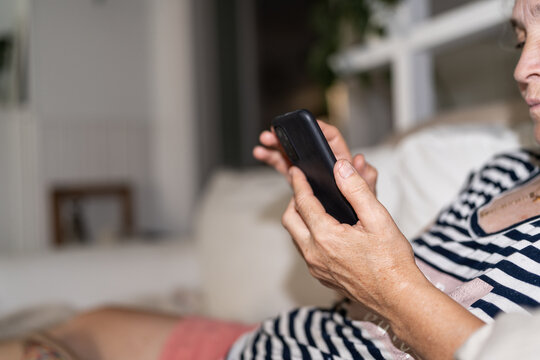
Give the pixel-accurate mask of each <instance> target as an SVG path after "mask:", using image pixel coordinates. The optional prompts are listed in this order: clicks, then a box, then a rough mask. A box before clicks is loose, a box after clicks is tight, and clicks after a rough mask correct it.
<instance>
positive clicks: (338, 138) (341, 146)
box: [317, 120, 352, 161]
mask: <svg viewBox="0 0 540 360" xmlns="http://www.w3.org/2000/svg"><path fill="white" fill-rule="evenodd" d="M317 123H318V124H319V126H320V128H321V130H322V132H323V135H324V137H325V138H326V141H328V145H330V148H331V149H332V151H333V152H334V155H335V156H336V159H338V160H340V159H345V160H348V161H352V157H351V151H350V150H349V147H348V146H347V143H346V142H345V139H344V138H343V136H342V135H341V133H340V132H339V130H338V128H337V127H335V126H332V125H329V124H327V123H325V122H322V121H320V120H317Z"/></svg>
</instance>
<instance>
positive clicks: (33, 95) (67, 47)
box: [0, 0, 197, 249]
mask: <svg viewBox="0 0 540 360" xmlns="http://www.w3.org/2000/svg"><path fill="white" fill-rule="evenodd" d="M190 1H191V0H166V1H162V0H114V1H112V0H111V1H92V0H76V1H75V0H32V1H31V3H30V9H31V13H30V109H31V111H29V112H28V114H26V116H25V120H24V122H18V121H15V122H14V121H13V120H11V122H10V123H9V124H11V125H9V124H8V122H7V121H6V120H5V119H2V118H1V117H2V114H0V120H2V121H0V126H2V128H0V130H2V131H3V130H6V131H5V132H4V131H3V132H2V139H1V140H4V139H3V138H4V137H5V138H6V139H8V140H9V141H3V142H2V144H0V147H1V148H0V150H3V151H2V152H3V154H2V155H1V156H0V173H2V175H1V176H0V180H5V181H6V182H4V181H2V183H1V187H2V189H1V190H0V202H1V201H3V200H6V199H7V201H6V202H5V203H4V204H2V206H1V207H0V217H2V219H1V220H0V221H1V222H0V249H1V248H2V244H4V246H3V247H4V248H9V247H11V248H19V249H41V248H44V247H46V246H47V244H48V243H49V239H50V235H51V229H50V218H49V215H50V214H49V212H48V208H49V205H50V204H49V202H48V193H49V191H50V189H51V188H52V187H53V186H54V185H55V184H61V183H66V182H84V183H87V182H91V181H100V182H103V181H116V180H127V181H129V182H131V183H133V185H134V187H135V191H136V194H137V198H136V199H135V200H136V205H137V209H136V210H137V214H138V218H137V222H138V224H139V226H140V227H142V228H145V229H153V230H155V229H158V230H163V231H166V232H169V233H175V234H176V233H185V232H187V231H188V230H189V228H190V225H191V224H190V220H191V216H190V214H191V212H192V205H193V203H194V197H195V194H196V188H197V183H196V181H195V178H196V171H195V170H196V165H195V160H194V151H193V146H194V140H193V130H192V126H193V122H194V116H195V115H194V105H193V103H194V98H193V97H194V95H192V94H193V93H194V91H193V84H192V83H193V79H191V76H192V73H193V69H192V67H193V62H192V61H191V57H192V54H191V48H192V41H191V36H192V34H191V32H190V29H191V25H192V24H191V16H190V15H191V7H190ZM3 117H4V118H7V117H6V116H5V115H4V116H3ZM7 129H9V131H8V130H7ZM18 162H19V165H17V164H18ZM12 168H16V169H17V171H15V172H14V171H12V170H11V169H12ZM6 169H9V170H8V172H6V173H4V171H6ZM14 174H17V176H18V177H15V175H14ZM21 179H23V180H24V181H21ZM8 180H9V181H8ZM7 183H9V184H12V185H10V186H6V184H7ZM13 184H14V185H13ZM12 191H15V192H13V193H12ZM6 209H12V210H10V211H9V214H8V215H9V216H4V214H5V213H6ZM13 209H20V211H19V210H17V211H15V210H13ZM14 214H15V215H14ZM6 224H8V225H9V227H8V226H7V225H6ZM15 224H20V225H15ZM22 224H24V225H22ZM23 229H24V231H23ZM23 232H24V234H23ZM21 244H24V245H21Z"/></svg>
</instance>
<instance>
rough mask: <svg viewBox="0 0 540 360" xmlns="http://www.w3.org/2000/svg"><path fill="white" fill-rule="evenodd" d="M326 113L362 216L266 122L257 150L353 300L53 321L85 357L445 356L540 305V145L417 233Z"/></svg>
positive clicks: (530, 13)
mask: <svg viewBox="0 0 540 360" xmlns="http://www.w3.org/2000/svg"><path fill="white" fill-rule="evenodd" d="M512 24H513V26H514V29H515V31H516V35H517V38H518V47H519V48H520V49H522V54H521V58H520V60H519V63H518V65H517V67H516V70H515V73H514V77H515V79H516V81H517V83H518V85H519V89H520V91H521V93H522V95H523V97H524V99H525V101H526V102H527V104H528V105H529V107H530V114H531V117H532V118H533V120H534V121H535V123H536V128H535V137H536V139H537V141H539V142H540V0H530V1H527V0H517V1H516V4H515V6H514V11H513V18H512ZM321 125H322V127H323V131H324V133H325V136H326V137H327V138H328V140H329V143H330V145H331V147H332V149H333V150H334V152H335V154H336V157H337V158H338V159H339V161H338V162H337V164H336V166H335V169H334V172H335V178H336V182H337V184H338V186H339V188H340V190H341V191H342V192H343V194H344V195H345V197H346V198H347V199H348V200H349V202H350V203H351V205H352V206H353V208H354V209H355V211H356V212H357V214H358V218H359V219H360V220H359V223H358V224H356V225H355V226H348V225H343V224H339V223H338V222H337V221H335V220H334V219H333V218H331V217H330V216H329V215H327V214H326V213H325V211H324V209H323V208H322V206H321V204H320V203H319V202H318V201H317V200H316V198H315V197H314V196H313V194H312V192H311V189H310V187H309V185H308V183H307V181H306V179H305V177H304V175H303V174H302V172H301V171H299V170H298V169H296V168H291V169H289V168H287V165H286V163H285V161H284V159H283V158H282V157H281V155H280V153H279V152H278V151H277V150H276V145H277V140H276V138H275V136H274V135H273V134H271V133H270V132H264V133H263V134H261V143H262V144H263V145H264V146H259V147H257V148H255V149H254V156H255V157H256V158H257V159H259V160H261V161H264V162H266V163H268V164H270V165H271V166H273V167H274V168H276V170H278V171H279V172H281V173H283V174H284V176H286V177H287V179H288V180H289V181H290V183H291V185H292V187H293V189H294V197H293V199H292V200H291V202H290V204H289V206H288V208H287V210H286V211H285V213H284V215H283V224H284V226H285V228H286V229H287V230H288V231H289V233H290V234H291V235H292V238H293V240H294V242H295V244H296V246H297V247H298V250H299V252H300V253H301V254H302V256H303V257H304V259H305V260H306V263H307V266H308V268H309V270H310V272H311V274H312V275H313V276H314V277H316V278H317V279H318V280H319V281H320V282H321V283H323V284H324V285H326V286H328V287H330V288H333V289H336V290H337V291H338V292H340V293H341V294H343V295H344V296H345V297H346V298H348V299H350V300H348V301H344V302H343V303H341V304H338V305H337V306H336V307H335V308H333V309H317V308H303V309H297V310H294V311H292V312H289V313H284V314H282V315H280V316H279V317H277V318H275V319H270V320H267V321H265V322H263V323H262V324H261V325H260V326H259V327H257V328H256V329H248V328H247V327H244V326H241V325H234V324H225V323H220V322H212V321H210V320H200V319H186V320H182V321H178V319H174V318H170V317H166V316H157V315H154V314H143V313H138V312H137V313H135V312H129V311H126V310H115V309H106V310H101V311H97V312H93V313H89V314H85V315H82V316H80V317H78V318H76V319H74V320H72V321H70V322H68V323H66V324H64V325H61V326H59V327H57V328H55V329H51V330H50V331H49V332H48V334H49V336H50V338H53V339H55V340H56V341H57V342H59V343H62V344H64V345H66V347H67V348H68V351H72V352H73V353H75V354H77V355H78V356H79V357H80V358H83V359H128V358H129V359H151V358H158V357H159V356H161V357H160V358H161V359H163V360H166V359H196V358H200V359H202V358H206V359H213V358H219V356H223V355H225V353H226V352H228V358H230V359H237V358H245V359H248V358H255V357H265V358H274V359H279V358H289V357H291V358H314V359H331V358H369V359H370V358H375V359H379V358H407V357H410V356H409V354H412V355H413V356H419V357H422V358H426V359H439V358H440V359H449V358H452V356H453V355H454V353H455V352H456V350H457V349H458V348H459V347H460V346H461V345H462V344H463V343H464V342H465V341H466V340H467V338H469V337H470V336H471V334H473V333H474V332H475V331H477V330H478V329H479V328H481V327H482V326H483V325H484V322H491V321H492V319H493V317H494V316H495V315H496V314H498V313H500V312H522V313H526V312H527V311H528V310H527V309H528V308H530V307H538V306H539V302H540V250H539V248H540V242H539V240H537V239H538V238H539V237H540V236H537V234H538V233H540V218H539V215H540V201H538V199H540V176H538V174H539V173H540V167H538V165H537V163H538V155H536V154H534V153H532V152H527V151H516V152H513V153H509V154H502V155H500V156H497V157H495V158H494V159H492V160H490V161H489V162H488V163H487V164H486V165H485V166H484V167H483V168H482V169H481V170H479V171H478V172H476V173H474V174H472V175H471V176H470V177H469V179H468V181H467V183H466V184H465V186H464V187H463V190H462V191H461V193H460V194H459V196H458V198H457V199H456V200H455V201H454V202H453V203H452V204H450V205H449V206H448V207H447V208H446V209H444V210H443V211H442V212H441V213H440V214H439V216H438V217H437V220H436V222H435V223H434V224H433V225H432V226H431V227H430V228H429V229H428V230H427V231H426V232H425V233H424V234H422V235H421V236H420V237H418V238H417V239H415V240H414V241H413V242H412V245H411V244H410V243H409V242H408V241H407V239H405V238H404V236H403V235H402V234H401V233H400V231H399V230H398V228H397V227H396V225H395V224H394V222H393V220H392V218H391V217H390V215H389V214H388V213H387V212H386V210H385V209H384V207H383V206H382V205H381V204H380V203H379V202H378V201H377V199H376V197H375V182H376V178H377V174H376V171H375V169H374V168H372V167H371V166H370V165H368V164H367V163H366V162H365V161H364V159H363V157H362V156H356V157H355V158H354V159H352V157H351V155H350V153H349V150H348V148H347V146H346V144H345V142H344V141H343V139H342V137H341V135H340V134H339V132H337V130H336V129H335V128H332V127H330V126H326V125H324V124H321ZM351 162H352V164H354V166H353V165H352V164H351ZM441 290H442V291H441ZM360 304H362V305H360ZM238 337H239V339H238V340H236V341H235V339H236V338H238ZM233 342H234V345H233V346H232V347H231V344H233ZM55 347H56V344H52V343H49V342H48V340H44V339H35V341H34V342H28V343H27V346H26V351H27V355H26V356H27V359H30V358H32V359H39V358H40V357H38V356H40V355H39V351H41V354H42V355H43V354H45V355H43V356H50V357H49V358H61V357H60V356H61V354H60V353H56V354H55V353H54V348H55ZM9 351H11V354H13V357H12V358H17V357H15V356H19V357H20V354H19V355H15V354H16V353H17V352H19V353H20V347H19V345H18V343H11V344H6V345H4V348H0V357H2V358H4V357H6V358H7V355H6V354H8V352H9ZM46 353H47V354H48V355H47V354H46ZM3 354H4V355H3ZM36 354H38V355H36ZM32 356H33V357H32ZM54 356H56V357H54ZM63 356H69V355H68V354H64V355H63ZM41 358H43V359H44V358H46V357H41Z"/></svg>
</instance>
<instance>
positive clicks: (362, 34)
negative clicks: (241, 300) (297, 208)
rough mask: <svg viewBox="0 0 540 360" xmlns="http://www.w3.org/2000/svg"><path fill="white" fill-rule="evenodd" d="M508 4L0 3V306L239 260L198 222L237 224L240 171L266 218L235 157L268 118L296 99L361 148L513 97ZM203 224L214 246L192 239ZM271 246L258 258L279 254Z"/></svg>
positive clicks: (435, 0) (188, 283)
mask: <svg viewBox="0 0 540 360" xmlns="http://www.w3.org/2000/svg"><path fill="white" fill-rule="evenodd" d="M511 6H512V2H511V1H505V0H483V1H466V0H401V1H400V0H370V1H367V0H356V1H346V0H341V1H340V0H334V1H332V0H297V1H285V0H272V1H269V0H2V1H1V2H0V268H2V271H0V273H2V274H3V279H2V281H1V282H0V286H3V287H4V288H3V290H2V291H0V294H1V295H0V315H3V314H9V313H10V312H12V311H15V310H19V309H21V308H23V307H24V306H26V307H28V306H34V305H37V304H40V303H68V304H69V305H74V306H93V305H95V304H98V303H100V302H102V301H110V300H117V299H127V298H131V297H134V296H135V295H139V294H147V293H152V292H159V291H161V292H165V291H170V290H171V289H178V288H188V289H196V290H194V293H196V294H195V295H193V294H194V293H190V294H191V295H193V296H202V295H200V292H201V289H203V290H202V292H204V289H206V288H205V286H202V287H201V283H203V284H204V282H205V281H209V280H208V279H210V278H211V276H210V275H208V276H207V275H205V270H204V269H203V270H201V266H202V267H203V268H204V266H205V265H204V264H208V263H213V264H217V263H219V261H222V263H220V264H221V265H222V266H226V265H225V264H226V263H227V262H226V260H227V259H225V260H223V258H224V257H225V258H228V256H229V253H230V254H231V255H230V256H233V255H232V254H239V255H241V257H242V258H244V257H246V256H255V258H258V256H259V255H252V253H250V252H249V251H255V252H256V251H257V248H256V247H254V248H251V247H249V246H244V245H242V246H240V245H238V246H239V248H232V247H228V246H227V245H228V244H229V245H230V244H233V243H234V239H231V236H233V235H231V233H227V232H226V231H223V229H220V228H219V226H221V225H218V224H219V222H218V221H217V219H219V218H221V217H222V216H223V214H225V213H234V211H236V210H235V209H236V208H235V206H236V207H238V209H239V210H238V209H237V210H238V211H239V212H240V213H241V214H240V215H239V217H238V218H237V219H236V220H237V221H238V224H239V229H236V230H235V231H236V232H233V233H232V234H234V236H242V234H243V235H245V232H243V230H242V227H243V225H242V224H245V225H246V226H247V223H248V222H249V221H250V220H249V219H248V218H246V217H245V216H244V215H245V214H244V215H242V214H243V213H242V211H246V210H245V209H246V208H247V207H248V206H249V205H250V204H251V203H253V202H255V203H256V202H258V201H259V198H258V195H249V197H248V198H243V197H242V196H244V197H245V196H246V195H245V194H246V192H249V191H250V185H249V184H253V182H250V180H249V179H250V176H251V175H250V176H247V179H248V180H246V177H245V176H244V175H245V174H247V173H249V172H250V171H251V172H253V173H252V174H253V175H252V176H251V177H253V178H255V179H256V181H258V183H257V184H259V185H258V186H260V187H261V188H262V190H259V192H260V193H262V195H260V196H261V198H260V201H263V199H266V200H265V201H267V202H269V203H270V205H271V206H270V205H269V206H270V207H272V206H273V207H274V208H275V209H276V210H275V211H274V212H272V215H271V216H267V215H265V214H267V213H266V212H264V211H263V215H261V216H262V217H265V216H266V217H269V219H270V220H268V221H269V222H271V223H272V226H273V228H272V230H271V231H281V230H274V228H279V218H280V215H279V213H280V211H281V210H282V208H281V206H284V205H283V201H277V203H276V201H275V198H274V197H273V196H270V194H265V190H264V189H272V187H275V186H278V187H279V186H282V185H275V181H279V180H276V177H271V175H268V173H267V172H264V170H261V169H259V167H260V164H257V163H256V162H255V161H254V160H253V159H252V156H251V150H252V148H253V146H254V145H255V144H256V143H257V138H258V134H259V133H260V131H262V130H263V129H267V128H268V127H269V124H270V121H271V119H272V118H273V117H274V116H276V115H278V114H280V113H284V112H287V111H291V110H293V109H298V108H307V109H309V110H311V111H312V112H313V113H315V114H316V115H317V116H319V117H320V118H321V119H325V120H326V121H329V122H331V123H333V124H335V125H337V126H338V127H340V129H342V131H343V132H344V134H345V135H346V137H347V139H348V141H349V143H350V144H351V145H352V146H353V147H368V146H373V145H376V144H380V143H381V142H383V141H385V140H386V139H388V138H390V137H392V136H395V134H398V133H403V132H406V131H409V130H410V129H413V128H415V127H417V126H419V125H421V124H423V123H425V122H429V121H430V119H432V118H433V117H434V116H436V115H438V114H441V113H448V112H452V111H458V110H460V109H464V108H468V107H472V106H478V105H483V104H490V103H495V102H501V101H504V102H507V101H513V100H515V99H517V98H519V93H518V92H517V89H516V86H515V84H514V82H513V79H512V71H513V67H514V65H515V63H516V61H517V58H518V56H519V53H518V52H517V51H515V50H514V48H513V47H514V45H513V40H512V37H511V29H510V27H509V26H508V25H507V22H508V21H507V20H508V14H509V11H510V10H511ZM261 171H263V172H262V173H261ZM220 174H221V178H220V177H219V176H220ZM250 174H251V173H250ZM261 174H262V175H261ZM239 176H240V177H241V178H238V177H239ZM216 179H217V180H216ZM269 179H270V180H269ZM242 181H245V183H244V182H242ZM235 184H236V185H235ZM238 184H243V185H242V187H241V188H240V189H239V188H237V187H234V186H238ZM246 184H247V185H246ZM283 186H284V187H285V188H286V185H283ZM280 189H282V188H281V187H280ZM280 191H281V190H280ZM285 191H286V190H285ZM219 194H225V195H228V196H229V198H227V199H225V200H223V201H221V200H220V199H214V198H212V196H219ZM242 194H244V195H242ZM285 194H287V193H285ZM263 196H266V198H263ZM285 198H286V196H285ZM285 203H286V199H285ZM205 211H207V212H208V211H214V213H212V214H211V215H210V214H207V213H205ZM220 211H221V213H220ZM242 216H244V217H242ZM265 224H266V225H267V223H264V224H263V225H261V226H262V228H264V226H266V225H265ZM201 227H202V228H203V229H202V230H201V229H200V228H201ZM207 228H213V229H214V230H215V231H217V233H216V234H215V235H208V234H207V237H211V238H213V239H214V238H215V239H214V241H216V242H217V243H218V244H213V243H211V242H205V240H201V236H204V234H205V231H207V230H208V229H207ZM220 230H221V236H220V232H219V231H220ZM201 232H202V235H201ZM238 234H240V235H238ZM248 234H249V236H254V237H257V235H256V234H257V233H253V234H252V233H249V232H248ZM171 244H175V245H174V246H178V247H174V249H175V250H174V251H171V250H170V249H172V248H171V246H173V245H171ZM201 244H202V245H201ZM146 246H148V248H147V247H146ZM231 246H232V245H231ZM283 246H284V247H287V248H288V246H289V245H283ZM124 249H131V250H124ZM178 249H180V250H178ZM201 249H202V250H201ZM129 251H131V252H129ZM259 251H260V248H259ZM206 252H209V253H211V255H210V257H209V258H201V256H202V255H201V254H203V255H204V254H206ZM216 253H217V254H216ZM271 254H273V253H271ZM267 255H268V254H267ZM274 255H275V258H274V259H273V260H271V259H268V257H267V258H266V260H265V261H268V262H270V263H272V264H273V265H272V266H279V263H280V261H284V260H283V257H282V256H281V255H279V253H276V254H274ZM270 258H271V257H270ZM49 259H50V260H49ZM287 259H288V258H287ZM152 261H153V262H152ZM229 263H230V258H229ZM201 264H202V265H201ZM244 265H245V264H244ZM237 266H240V267H241V263H239V264H237ZM119 269H120V270H119ZM243 269H244V270H245V267H244V268H243ZM214 270H215V269H214ZM220 270H222V271H223V268H220V269H218V270H217V271H218V272H219V271H220ZM100 271H101V272H100ZM265 271H275V269H274V270H268V269H266V270H265ZM287 271H288V270H284V272H287ZM244 272H245V271H244ZM206 273H208V271H206ZM225 273H226V272H225ZM225 273H222V275H223V274H225ZM40 274H41V275H40ZM171 274H174V276H173V275H171ZM40 276H42V277H43V278H41V277H40ZM223 276H225V275H223ZM231 276H234V275H231ZM221 280H222V282H223V278H222V279H221ZM226 281H228V282H231V281H233V279H231V278H230V277H229V278H228V279H227V280H226ZM218 282H219V281H218V280H216V282H211V281H210V283H211V284H212V286H207V288H208V287H212V288H215V286H217V285H216V284H217V283H218ZM29 284H34V285H32V286H30V285H29ZM100 284H101V285H100ZM160 284H161V285H162V286H161V285H160ZM244 285H246V284H244ZM278 285H279V286H282V285H283V284H281V283H279V284H278ZM160 286H161V287H160ZM246 286H248V287H249V286H251V285H246ZM25 287H26V288H30V289H29V290H21V289H23V288H25ZM36 288H37V289H40V290H39V291H40V293H41V295H40V296H38V297H37V298H36V297H35V296H32V291H31V290H32V289H34V291H35V289H36ZM70 289H71V290H70ZM259 290H260V289H259ZM190 291H191V290H190ZM250 291H253V292H255V291H257V289H255V288H251V290H250ZM261 291H262V290H261ZM267 291H270V290H267ZM75 293H77V294H78V295H77V294H75ZM262 294H264V291H263V292H262V293H261V296H262ZM184 295H185V294H184ZM191 295H189V296H191ZM189 296H187V299H188V300H189V299H192V298H190V297H189ZM2 297H3V298H2ZM180 297H181V296H180ZM177 300H178V298H177ZM188 300H186V297H184V298H182V299H180V300H179V301H184V302H185V301H188ZM296 300H298V299H296ZM304 300H305V301H307V300H309V299H302V301H304ZM233 301H234V299H231V302H233ZM287 301H288V302H287ZM287 301H281V302H280V301H277V300H276V301H275V302H274V304H273V305H268V303H267V302H266V303H265V304H266V305H260V306H266V307H265V311H263V312H262V313H263V314H266V312H270V311H274V310H275V308H276V309H277V308H279V307H281V306H283V304H284V303H287V304H288V303H291V302H294V301H292V300H290V299H289V300H287ZM216 302H219V301H218V300H216ZM297 302H298V301H297ZM246 306H247V305H246ZM246 311H247V310H246ZM209 312H210V313H211V311H209ZM214 313H218V314H219V315H223V316H230V317H242V316H241V315H239V314H240V312H239V313H234V312H232V313H231V312H228V313H227V312H225V311H224V312H219V311H217V310H216V311H214ZM255 313H256V314H257V315H259V314H260V313H261V311H260V309H259V310H258V312H253V313H250V314H253V317H255V315H254V314H255ZM244 318H250V317H249V316H247V317H244Z"/></svg>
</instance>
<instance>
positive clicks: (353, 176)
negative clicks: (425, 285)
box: [282, 160, 425, 315]
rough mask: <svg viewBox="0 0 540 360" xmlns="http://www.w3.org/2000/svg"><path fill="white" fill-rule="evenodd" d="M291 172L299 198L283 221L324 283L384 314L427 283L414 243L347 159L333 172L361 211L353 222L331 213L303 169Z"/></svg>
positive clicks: (295, 200)
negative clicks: (389, 304) (398, 299)
mask: <svg viewBox="0 0 540 360" xmlns="http://www.w3.org/2000/svg"><path fill="white" fill-rule="evenodd" d="M290 176H291V181H292V186H293V190H294V197H293V199H292V200H291V202H290V204H289V206H288V208H287V210H286V211H285V213H284V215H283V218H282V222H283V225H284V226H285V228H286V229H287V231H289V233H290V234H291V235H292V237H293V240H294V242H295V244H296V246H297V247H298V249H299V250H300V253H301V254H302V255H303V257H304V259H305V260H306V262H307V265H308V268H309V270H310V272H311V274H312V275H313V276H314V277H315V278H317V279H318V280H319V281H320V282H321V283H323V284H324V285H326V286H328V287H331V288H334V289H336V290H338V291H339V292H341V293H342V294H343V295H345V296H347V297H349V298H351V299H353V300H356V301H359V302H361V303H363V304H364V305H366V306H368V307H369V308H371V309H372V310H374V311H376V312H378V313H380V314H381V315H383V314H384V313H383V309H381V308H380V307H381V306H384V304H385V303H387V302H389V301H391V300H392V299H394V298H395V297H396V296H399V293H400V292H402V291H403V290H406V289H407V288H409V287H410V286H412V285H414V283H415V282H423V281H425V277H424V276H423V275H422V273H421V272H420V270H419V269H418V267H416V264H415V261H414V254H413V252H412V248H411V245H410V244H409V242H408V241H407V239H405V237H404V236H403V235H402V234H401V232H400V231H399V229H398V228H397V226H396V225H395V223H394V221H393V220H392V218H391V217H390V215H389V214H388V212H387V211H386V209H385V208H384V207H383V206H382V205H381V204H380V203H379V202H378V201H377V199H376V198H375V196H374V195H373V193H372V192H371V191H369V185H368V184H367V182H366V181H365V180H364V179H363V178H362V176H360V174H358V172H356V171H355V169H353V167H352V166H351V164H350V163H349V162H348V161H346V160H340V161H338V162H337V163H336V166H335V168H334V176H335V178H336V183H337V184H338V187H339V188H340V190H341V192H342V193H343V194H344V195H345V197H346V198H347V200H348V201H349V202H350V204H351V205H352V207H353V208H354V210H355V212H356V213H357V215H358V218H359V222H358V223H357V224H356V225H354V226H350V225H347V224H340V223H339V222H338V221H337V220H335V219H334V218H333V217H331V216H330V215H328V214H327V213H326V211H325V210H324V207H323V206H322V205H321V203H320V202H319V201H318V200H317V198H315V197H314V196H313V192H312V190H311V187H310V186H309V183H308V182H307V180H306V178H305V176H304V174H303V173H302V171H300V170H299V169H298V168H296V167H293V168H291V171H290Z"/></svg>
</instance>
